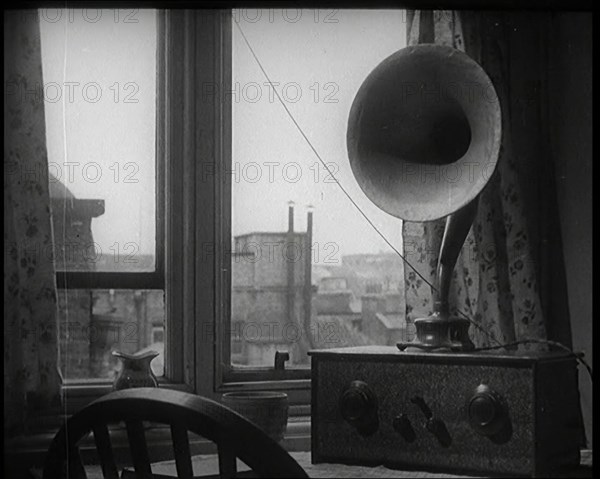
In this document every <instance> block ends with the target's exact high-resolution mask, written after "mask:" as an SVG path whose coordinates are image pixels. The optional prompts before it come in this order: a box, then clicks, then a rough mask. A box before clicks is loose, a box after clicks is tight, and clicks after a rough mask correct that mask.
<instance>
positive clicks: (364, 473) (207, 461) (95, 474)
mask: <svg viewBox="0 0 600 479" xmlns="http://www.w3.org/2000/svg"><path fill="white" fill-rule="evenodd" d="M290 454H291V455H292V457H294V459H296V461H298V464H300V465H301V466H302V467H303V468H304V470H305V471H306V473H307V474H308V475H309V477H315V478H330V477H342V478H349V477H365V478H386V479H392V478H394V479H395V478H407V477H416V478H446V477H462V478H467V477H469V478H474V477H485V476H477V475H470V476H466V475H462V476H459V475H454V474H445V473H433V472H428V471H399V470H393V469H388V468H386V467H383V466H378V467H362V466H344V465H341V464H311V461H310V451H306V452H304V451H303V452H291V453H290ZM192 465H193V468H194V475H195V476H210V475H215V476H218V474H219V467H218V462H217V456H216V455H215V454H206V455H199V456H194V457H193V458H192ZM86 469H87V472H88V478H89V479H101V478H102V477H103V476H102V472H101V470H100V466H91V467H89V466H88V467H86ZM247 470H248V467H247V466H246V465H245V464H244V463H242V462H241V461H239V460H238V471H240V472H242V471H247ZM152 472H153V473H154V474H165V475H171V476H173V477H176V474H175V463H174V461H164V462H159V463H155V464H153V465H152ZM557 477H590V478H591V477H592V451H591V450H584V451H582V452H581V466H580V467H579V468H578V469H577V470H575V471H566V472H565V473H564V474H562V475H561V476H557Z"/></svg>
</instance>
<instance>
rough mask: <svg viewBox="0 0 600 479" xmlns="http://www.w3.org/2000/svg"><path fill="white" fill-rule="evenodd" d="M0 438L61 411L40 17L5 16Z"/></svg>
mask: <svg viewBox="0 0 600 479" xmlns="http://www.w3.org/2000/svg"><path fill="white" fill-rule="evenodd" d="M4 91H5V96H4V100H5V101H4V251H5V253H4V260H5V264H4V434H5V437H10V436H14V435H17V434H19V433H23V432H27V430H28V429H30V426H31V423H32V419H33V418H34V417H37V416H38V415H43V414H44V413H45V412H47V411H48V410H49V409H52V408H54V407H56V406H59V405H60V396H59V391H60V374H59V371H58V367H57V365H58V335H57V295H56V280H55V272H54V260H53V249H52V230H51V228H52V227H51V221H50V198H49V191H48V160H47V154H46V132H45V125H44V103H43V98H42V59H41V47H40V31H39V22H38V17H37V10H27V11H25V10H21V11H18V10H14V11H5V12H4Z"/></svg>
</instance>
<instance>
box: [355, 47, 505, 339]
mask: <svg viewBox="0 0 600 479" xmlns="http://www.w3.org/2000/svg"><path fill="white" fill-rule="evenodd" d="M501 135H502V122H501V111H500V103H499V101H498V96H497V93H496V90H495V89H494V85H493V84H492V81H491V80H490V78H489V77H488V75H487V74H486V72H485V71H484V69H483V68H482V67H481V66H480V65H479V64H478V63H477V62H475V61H474V60H473V59H472V58H470V57H469V56H468V55H466V54H465V53H463V52H460V51H458V50H456V49H454V48H451V47H448V46H442V45H433V44H421V45H416V46H410V47H407V48H404V49H402V50H399V51H397V52H396V53H394V54H392V55H391V56H389V57H388V58H386V59H385V60H384V61H383V62H381V63H380V64H379V65H378V66H377V67H376V68H375V69H374V70H373V71H372V72H371V73H370V74H369V75H368V77H367V78H366V79H365V81H364V82H363V84H362V85H361V87H360V88H359V90H358V93H357V94H356V97H355V99H354V102H353V104H352V107H351V110H350V117H349V121H348V130H347V147H348V157H349V160H350V165H351V168H352V172H353V173H354V176H355V178H356V180H357V182H358V184H359V185H360V187H361V189H362V190H363V192H364V193H365V195H366V196H367V197H368V198H369V199H370V200H371V201H372V202H373V203H375V204H376V205H377V206H378V207H379V208H381V209H382V210H383V211H385V212H387V213H389V214H390V215H392V216H395V217H397V218H400V219H402V220H404V221H417V222H425V221H433V220H437V219H440V218H444V217H447V219H446V226H445V230H444V236H443V239H442V244H441V250H440V255H439V260H438V265H437V272H436V277H435V285H434V286H435V288H434V290H433V299H434V309H433V314H431V315H430V316H429V317H426V318H419V319H416V320H415V327H416V336H415V339H414V340H413V341H412V342H409V343H399V344H398V347H399V348H400V349H401V350H404V349H407V348H409V349H413V348H415V349H417V350H451V351H468V350H471V349H473V348H474V346H473V343H472V342H471V340H470V338H469V334H468V330H469V321H468V320H467V319H464V318H460V317H456V316H452V315H450V312H449V306H448V292H449V287H450V279H451V275H452V271H453V270H454V266H455V264H456V260H457V258H458V255H459V253H460V250H461V248H462V245H463V243H464V240H465V238H466V236H467V234H468V232H469V229H470V227H471V224H472V223H473V219H474V216H475V213H476V211H477V197H478V195H479V193H480V192H481V190H482V189H483V188H484V186H485V185H486V184H487V182H488V181H489V179H490V177H491V175H492V173H493V172H494V169H495V168H496V163H497V161H498V154H499V150H500V141H501Z"/></svg>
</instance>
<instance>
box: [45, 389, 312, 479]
mask: <svg viewBox="0 0 600 479" xmlns="http://www.w3.org/2000/svg"><path fill="white" fill-rule="evenodd" d="M121 421H123V422H124V423H125V426H126V430H127V437H128V440H129V448H130V451H131V458H132V461H133V466H134V468H135V473H136V477H138V478H144V479H147V478H152V477H153V476H152V471H151V467H150V463H151V461H150V457H149V454H148V446H147V443H146V438H145V433H144V426H143V421H149V422H153V423H160V424H167V425H169V426H170V430H171V437H172V440H173V451H174V458H175V465H176V469H177V477H180V478H186V479H192V478H193V472H192V460H191V453H190V445H189V439H188V431H190V432H193V433H195V434H198V435H200V436H203V437H205V438H207V439H209V440H210V441H212V442H214V443H216V445H217V450H218V454H219V473H220V475H221V477H235V475H236V458H240V459H241V460H242V461H243V462H245V463H246V464H247V465H248V466H249V467H250V468H251V469H252V470H253V471H254V472H255V473H256V474H257V475H258V476H259V477H308V476H307V475H306V472H305V471H304V470H303V469H302V467H301V466H300V465H299V464H298V463H297V462H296V461H295V460H294V458H292V457H291V456H290V455H289V454H288V453H287V451H286V450H285V449H283V448H282V447H281V446H280V445H279V444H278V443H277V442H276V441H274V440H273V439H271V438H270V437H269V436H268V435H267V434H266V433H264V432H263V431H262V430H261V429H259V428H258V427H257V426H255V425H254V424H253V423H252V422H250V421H248V420H247V419H246V418H244V417H243V416H240V415H239V414H238V413H236V412H235V411H233V410H231V409H229V408H228V407H226V406H223V405H222V404H219V403H217V402H215V401H212V400H210V399H207V398H203V397H200V396H196V395H193V394H189V393H185V392H181V391H174V390H169V389H160V388H133V389H126V390H122V391H116V392H112V393H110V394H107V395H106V396H103V397H101V398H100V399H98V400H96V401H94V402H93V403H91V404H89V405H88V406H86V407H85V408H83V409H82V410H81V411H79V412H77V413H76V414H74V415H73V416H71V417H70V418H69V419H68V420H67V421H66V423H65V424H64V425H63V426H62V427H61V429H60V430H59V431H58V433H57V434H56V436H55V437H54V439H53V441H52V443H51V445H50V448H49V449H48V453H47V456H46V462H45V465H44V476H43V477H44V479H57V478H61V477H69V478H72V479H75V478H86V477H87V476H86V472H85V469H84V467H83V463H82V460H81V456H80V454H79V449H78V443H79V442H80V441H81V440H82V439H83V438H85V437H86V436H87V435H88V434H89V433H90V432H93V435H94V442H95V445H96V449H97V451H98V456H99V458H100V465H101V467H102V473H103V475H104V477H105V478H107V479H118V477H119V474H118V471H117V466H116V463H115V459H114V455H113V450H112V446H111V440H110V435H109V430H108V425H109V424H114V423H119V422H121ZM67 474H68V475H67Z"/></svg>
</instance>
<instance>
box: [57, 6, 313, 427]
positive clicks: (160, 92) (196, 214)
mask: <svg viewBox="0 0 600 479" xmlns="http://www.w3.org/2000/svg"><path fill="white" fill-rule="evenodd" d="M231 13H232V12H231V10H230V9H219V10H204V9H202V10H184V9H158V10H157V21H158V40H157V44H158V55H157V85H158V87H157V110H156V114H157V130H156V131H157V133H156V142H157V146H156V156H157V177H158V178H159V180H157V271H155V272H154V273H91V276H90V273H87V272H81V273H80V272H67V273H65V272H57V281H60V282H59V287H61V286H64V284H65V283H64V282H62V281H63V280H59V277H60V276H61V275H62V276H63V277H66V284H67V285H68V286H69V287H70V288H75V287H77V288H84V287H88V288H89V286H92V288H98V289H109V288H112V289H121V288H123V289H129V288H134V289H146V288H149V289H150V288H156V287H158V289H162V288H164V291H165V317H166V329H165V373H164V377H161V378H159V383H160V387H165V388H172V389H179V390H184V391H188V392H194V393H197V394H200V395H202V396H205V397H208V398H212V399H215V400H219V399H220V396H221V394H222V393H224V392H228V391H240V390H277V391H285V392H287V393H288V396H289V401H290V406H291V410H290V414H291V415H292V416H293V415H298V414H299V415H306V414H308V411H309V408H310V406H309V405H310V368H304V369H300V370H293V369H290V370H287V371H283V372H281V371H275V370H274V368H266V369H265V368H255V369H250V370H238V369H236V368H232V367H231V366H230V365H229V364H227V361H224V360H223V358H225V356H224V354H227V359H229V356H228V355H229V345H230V334H229V329H230V328H229V324H230V310H231V308H230V298H231V264H230V255H229V249H230V244H231V178H230V175H228V174H227V169H228V168H223V166H224V165H230V164H231V150H232V143H231V138H232V137H231V126H232V122H231V100H230V96H229V99H228V96H227V95H225V96H224V98H219V97H213V99H212V100H211V101H207V100H206V99H205V98H203V95H202V94H201V93H202V89H201V85H205V84H213V85H219V86H221V87H222V88H223V90H225V89H226V88H227V85H231V69H232V65H231V63H232V62H231V59H232V55H231V43H232V42H231V40H232V39H231V29H232V27H233V23H232V21H233V20H232V14H231ZM215 167H216V171H215ZM207 172H214V173H215V174H208V175H207ZM159 192H160V193H159ZM161 202H162V205H161ZM159 218H160V219H159ZM161 237H163V238H164V240H162V242H161V243H159V238H161ZM159 244H161V245H162V248H160V249H162V251H163V252H164V256H161V257H162V258H163V260H162V261H160V262H159V261H158V258H159V254H158V250H159V246H158V245H159ZM207 245H208V248H209V249H210V248H212V251H211V252H209V253H208V254H207ZM159 264H161V265H162V267H163V269H162V271H161V270H160V269H159V268H158V265H159ZM161 275H162V276H161ZM85 276H88V278H89V279H86V278H85ZM160 279H162V281H163V284H159V283H158V281H159V280H160ZM113 281H114V282H113ZM75 285H77V286H75ZM111 388H112V384H111V383H110V381H109V380H98V379H80V380H75V379H72V380H66V381H65V382H64V384H63V394H64V397H65V399H66V407H67V412H68V413H72V412H75V411H76V410H78V409H79V408H81V407H82V406H84V405H85V404H87V403H89V402H90V401H91V400H94V399H96V398H98V397H99V396H101V395H102V394H106V393H108V392H109V391H110V390H111Z"/></svg>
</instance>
